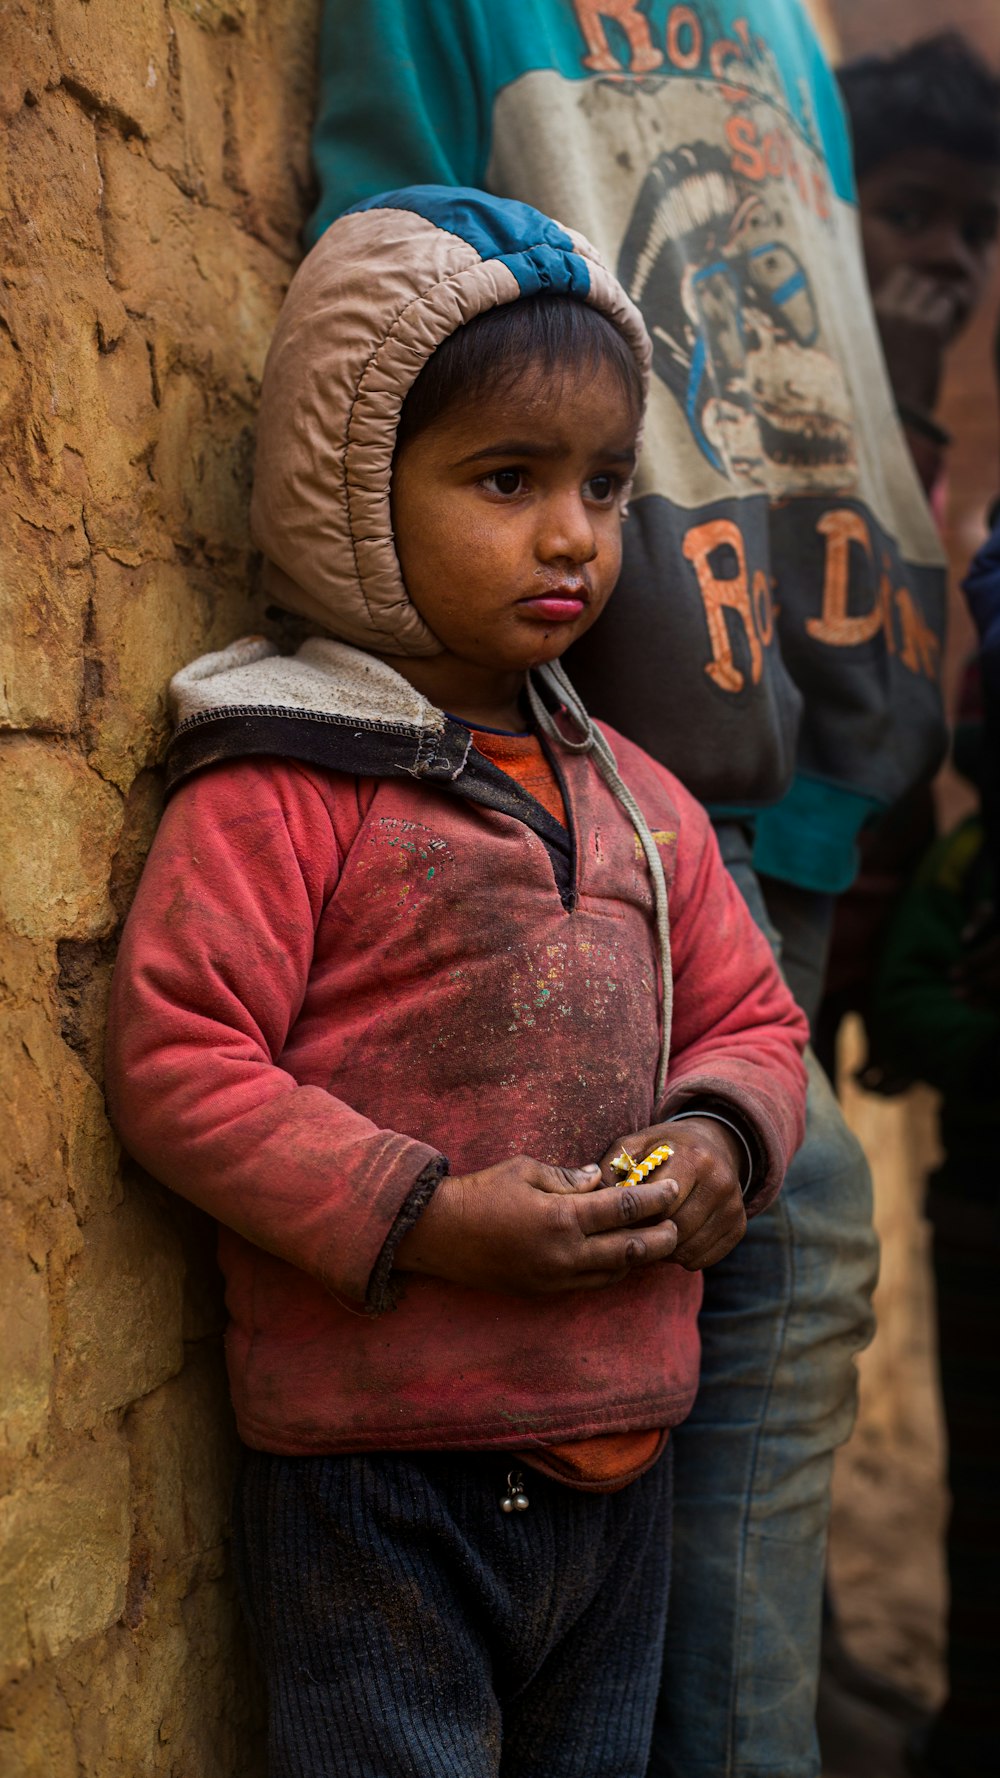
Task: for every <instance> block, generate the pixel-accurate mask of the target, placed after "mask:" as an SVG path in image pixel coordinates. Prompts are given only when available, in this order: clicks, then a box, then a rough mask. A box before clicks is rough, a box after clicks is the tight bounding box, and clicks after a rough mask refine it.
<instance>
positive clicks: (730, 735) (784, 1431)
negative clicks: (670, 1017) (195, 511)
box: [308, 0, 944, 1778]
mask: <svg viewBox="0 0 1000 1778" xmlns="http://www.w3.org/2000/svg"><path fill="white" fill-rule="evenodd" d="M320 59H321V67H320V86H319V102H318V113H317V121H316V126H315V134H314V143H313V149H314V161H315V165H316V170H317V174H318V180H319V194H320V196H319V206H318V209H317V211H316V214H315V215H314V217H313V219H312V222H311V224H310V228H309V231H308V233H309V238H310V239H311V240H315V239H317V238H318V237H319V235H320V234H321V233H322V230H323V228H324V227H325V226H326V225H327V224H328V223H330V222H331V221H332V220H333V218H334V217H335V216H336V215H337V214H338V213H339V212H340V211H341V210H343V209H345V208H346V207H347V206H349V205H350V204H352V203H354V202H356V201H358V200H359V199H363V198H364V197H366V196H368V195H370V194H371V193H372V192H374V191H377V190H378V189H380V188H384V187H386V186H391V185H395V184H400V183H402V182H404V181H407V182H408V181H411V180H419V179H426V180H430V181H435V182H445V183H451V184H459V185H467V184H471V185H477V186H478V185H485V186H486V187H488V188H489V189H490V190H492V191H495V192H498V193H500V194H502V195H504V196H507V197H512V198H517V199H522V200H524V201H526V202H529V203H536V204H538V205H539V206H540V207H541V208H543V209H546V210H549V211H551V212H552V213H553V214H558V215H561V216H563V217H565V218H566V220H567V221H568V222H569V223H570V224H571V225H573V226H575V227H579V228H580V229H582V230H583V232H584V233H585V234H587V236H588V237H589V238H590V239H592V240H594V241H595V242H596V244H597V246H598V248H599V249H600V250H601V251H602V252H603V253H604V255H605V257H606V258H607V259H608V260H609V262H610V263H611V264H613V265H614V266H615V267H616V269H617V271H618V275H619V277H620V278H621V279H622V281H623V283H624V284H625V286H626V288H627V289H628V290H629V293H630V295H631V296H632V298H633V299H634V300H635V301H636V302H637V304H638V305H639V307H640V308H641V310H642V312H643V316H644V319H645V321H646V325H647V327H648V329H649V332H650V334H651V337H652V341H653V372H654V375H653V386H652V390H651V395H650V408H649V413H648V418H647V425H646V434H645V443H644V448H643V456H642V461H641V463H640V466H639V472H638V476H637V480H636V485H635V490H634V494H633V499H632V503H631V508H630V516H629V519H628V522H627V524H626V527H625V554H624V567H623V573H622V580H621V585H620V588H619V591H618V595H617V598H616V602H615V606H614V607H613V608H612V609H610V610H609V612H608V613H607V615H606V617H604V618H603V619H602V620H601V621H600V622H599V623H598V624H596V625H595V626H594V629H593V631H592V632H590V634H589V636H588V638H587V639H586V641H585V642H584V643H583V644H582V645H581V646H578V647H576V648H575V649H574V650H573V651H572V653H571V655H570V657H569V661H568V670H569V672H570V675H571V677H572V678H573V680H574V683H577V684H579V686H580V688H581V690H582V691H583V694H584V696H585V698H586V700H587V701H588V703H589V704H590V705H591V706H592V707H593V708H594V709H595V710H596V711H597V713H598V714H599V715H604V716H606V717H607V718H608V719H609V720H611V721H613V722H614V723H615V724H616V725H617V726H618V727H619V728H621V729H622V730H624V732H626V733H627V734H628V735H629V736H630V738H631V739H633V740H635V741H637V742H638V743H639V744H640V745H641V746H643V747H644V748H646V750H647V751H648V752H650V753H652V754H653V756H654V757H656V758H658V759H660V760H662V761H663V762H664V763H666V764H668V765H669V766H670V769H671V770H672V771H674V772H676V773H677V775H678V776H679V777H680V778H681V779H682V781H683V782H684V783H685V784H686V785H687V786H688V788H689V789H691V790H692V791H694V793H695V794H696V795H697V796H698V797H700V798H701V800H702V801H703V802H704V803H706V804H707V805H708V806H709V808H710V810H711V811H712V813H713V816H714V817H715V819H716V822H717V832H718V836H719V840H720V843H721V846H722V851H723V855H724V857H725V858H726V860H727V863H728V864H729V866H730V869H731V871H732V872H733V874H734V876H735V878H736V880H737V882H738V883H739V885H740V887H741V888H742V890H743V892H744V894H745V896H746V898H747V900H748V902H749V904H750V906H751V908H752V909H753V910H754V912H755V916H756V917H757V918H758V920H759V921H760V923H761V924H762V925H763V926H764V927H765V929H766V930H768V931H769V932H771V933H772V935H774V927H775V926H776V927H777V929H778V934H777V942H780V943H781V946H782V958H783V967H784V969H785V973H786V977H787V979H788V981H789V983H790V985H791V987H792V989H793V992H794V993H795V995H796V997H797V999H798V1000H799V1003H800V1005H801V1006H803V1007H804V1008H805V1010H806V1011H807V1012H808V1013H809V1014H812V1013H813V1012H814V1011H815V1008H816V1005H817V1003H818V1000H819V996H820V991H821V984H822V977H823V967H824V963H825V956H826V947H827V943H828V938H829V930H830V922H831V918H832V912H833V906H834V897H835V896H836V894H838V893H839V892H841V891H843V890H844V889H845V888H846V887H847V886H848V884H849V883H850V881H851V879H852V876H853V874H854V869H855V856H856V837H857V834H858V831H859V829H860V827H861V825H862V823H863V822H864V821H865V820H866V819H868V818H869V817H870V816H871V815H872V814H873V813H874V812H876V811H877V810H879V809H881V808H885V807H888V806H890V805H891V804H893V803H895V802H896V801H897V800H898V798H899V797H900V796H901V795H902V794H903V792H904V791H905V790H906V789H907V788H908V786H909V785H910V784H911V783H913V782H914V781H915V780H917V779H919V778H920V777H922V776H924V775H925V774H926V773H927V772H928V771H929V770H931V769H932V768H933V766H934V765H935V763H936V762H937V760H938V758H939V757H940V754H941V751H942V750H943V741H944V731H943V725H942V718H941V704H940V693H939V687H938V669H939V662H940V640H941V629H942V624H943V617H944V578H943V573H942V567H941V552H940V546H939V543H938V539H937V536H936V534H935V531H934V527H933V524H932V521H931V518H930V514H929V512H928V510H927V507H926V504H925V502H924V499H923V497H922V493H921V489H920V486H919V483H918V481H917V478H916V476H915V474H914V470H913V466H912V463H911V461H910V458H909V455H908V453H907V450H906V445H905V441H904V439H903V436H902V433H901V430H900V427H899V422H898V419H897V417H896V413H895V407H894V403H893V398H892V393H891V390H890V388H889V385H888V382H887V380H886V376H885V370H884V365H883V362H882V357H881V352H880V348H879V342H878V337H877V333H876V330H875V325H874V321H873V318H872V312H871V305H870V301H869V298H868V294H867V290H866V284H865V274H864V267H863V265H862V261H861V255H860V252H859V247H858V239H857V217H856V209H855V202H854V185H853V178H852V173H851V163H850V147H849V143H848V139H847V134H846V131H845V128H844V121H843V113H842V107H841V104H840V99H839V95H838V92H837V88H836V84H835V82H834V80H833V76H832V74H831V72H830V70H829V68H828V66H827V64H826V62H825V60H824V58H823V55H822V52H821V50H820V47H819V45H818V42H817V40H816V36H815V33H814V31H813V29H812V26H811V24H810V22H809V20H808V17H807V15H806V13H805V11H804V10H803V8H802V7H801V6H800V5H799V4H797V3H796V0H749V3H747V4H735V3H734V0H723V4H721V5H715V4H713V5H711V6H709V5H708V4H705V3H704V0H696V3H695V4H687V5H674V4H666V3H664V0H654V3H653V4H650V5H638V4H634V3H627V0H616V3H615V4H610V3H608V4H603V5H602V4H584V0H577V3H576V4H572V3H571V0H522V3H521V4H519V5H517V6H496V5H495V4H492V3H490V0H366V4H365V5H364V6H362V7H358V6H356V5H353V4H348V3H347V0H325V4H324V9H323V31H322V37H321V49H320ZM762 888H763V891H764V895H765V896H766V905H765V899H764V896H762V893H761V891H762ZM772 922H773V924H772ZM811 1068H812V1074H811V1092H810V1101H809V1106H810V1111H809V1123H808V1129H807V1136H806V1142H805V1145H804V1147H803V1149H802V1151H801V1153H800V1154H799V1156H798V1157H797V1158H796V1160H795V1162H794V1163H793V1166H792V1168H791V1171H790V1174H789V1178H788V1181H787V1185H786V1190H785V1192H784V1193H783V1194H782V1198H781V1200H780V1201H779V1204H778V1206H777V1208H776V1209H775V1211H774V1212H773V1213H771V1214H769V1215H766V1216H764V1217H762V1218H758V1219H757V1220H756V1221H755V1222H754V1224H753V1226H752V1228H751V1231H750V1236H749V1239H748V1240H747V1241H745V1242H744V1243H742V1244H741V1247H740V1249H739V1250H738V1252H737V1253H736V1254H735V1255H734V1256H733V1257H732V1259H730V1260H728V1261H724V1262H723V1263H722V1265H721V1266H719V1267H717V1268H715V1270H714V1271H713V1272H712V1273H711V1274H710V1275H709V1278H708V1280H707V1283H706V1294H705V1307H704V1310H703V1313H702V1319H701V1332H702V1341H703V1360H702V1382H701V1388H700V1393H699V1398H698V1401H697V1404H696V1406H695V1410H694V1413H693V1414H692V1416H691V1418H690V1419H689V1420H688V1422H687V1423H686V1424H685V1426H684V1427H683V1428H682V1429H681V1430H680V1431H679V1432H678V1434H677V1435H676V1437H675V1440H674V1445H675V1458H676V1482H677V1492H676V1512H675V1545H674V1549H675V1564H674V1577H673V1583H672V1589H673V1590H672V1596H671V1616H670V1624H669V1627H668V1646H667V1657H666V1661H665V1666H664V1682H663V1689H662V1693H661V1704H660V1717H659V1723H658V1728H657V1736H656V1742H655V1745H654V1756H653V1765H652V1773H653V1774H654V1778H663V1775H664V1774H673V1775H675V1778H677V1775H680V1778H816V1775H817V1774H818V1772H819V1752H818V1747H817V1744H816V1736H815V1724H814V1719H815V1697H816V1685H817V1676H818V1665H819V1635H820V1615H821V1596H822V1583H823V1569H824V1556H825V1545H826V1527H827V1519H828V1511H829V1480H830V1470H831V1464H832V1456H833V1450H834V1448H835V1446H836V1445H837V1444H838V1443H839V1442H841V1441H842V1440H843V1439H844V1438H846V1436H847V1434H848V1432H849V1431H850V1427H851V1423H852V1418H853V1412H854V1367H853V1356H854V1353H855V1351H856V1350H857V1348H858V1347H859V1346H860V1345H862V1344H863V1343H864V1342H865V1340H866V1339H867V1338H868V1337H869V1334H870V1328H871V1320H870V1308H869V1296H870V1290H871V1285H872V1282H873V1278H874V1270H875V1244H874V1237H873V1235H872V1232H871V1226H870V1219H871V1203H870V1190H871V1187H870V1179H869V1176H868V1172H867V1167H866V1165H865V1162H864V1158H863V1156H862V1154H861V1151H860V1148H859V1146H858V1144H857V1143H856V1142H855V1140H854V1138H853V1137H852V1136H851V1134H850V1133H849V1132H848V1130H847V1128H846V1126H845V1124H844V1122H843V1118H842V1117H841V1115H840V1113H839V1110H838V1109H837V1106H836V1104H835V1102H834V1100H833V1098H832V1094H831V1093H830V1091H829V1089H828V1087H827V1084H826V1082H825V1080H824V1079H823V1078H822V1076H821V1074H820V1072H819V1070H818V1068H816V1066H815V1065H814V1064H811Z"/></svg>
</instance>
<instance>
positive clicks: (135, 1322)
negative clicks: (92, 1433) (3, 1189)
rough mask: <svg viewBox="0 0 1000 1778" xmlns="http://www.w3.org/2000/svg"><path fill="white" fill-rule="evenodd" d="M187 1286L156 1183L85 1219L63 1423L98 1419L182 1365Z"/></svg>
mask: <svg viewBox="0 0 1000 1778" xmlns="http://www.w3.org/2000/svg"><path fill="white" fill-rule="evenodd" d="M183 1290H184V1268H183V1263H182V1260H181V1252H180V1245H179V1243H178V1240H177V1236H176V1234H175V1233H174V1231H173V1229H172V1228H171V1226H170V1224H169V1222H168V1221H167V1218H166V1217H165V1215H164V1214H163V1212H162V1210H161V1209H160V1208H159V1206H158V1205H157V1204H156V1203H154V1201H153V1197H152V1188H150V1191H149V1192H143V1191H136V1192H133V1193H130V1194H129V1196H128V1197H127V1198H126V1199H125V1201H124V1203H123V1204H122V1205H121V1206H120V1207H119V1208H118V1209H117V1210H113V1211H109V1212H108V1213H106V1214H104V1215H99V1216H95V1217H92V1218H91V1219H90V1220H89V1221H88V1222H86V1223H85V1224H84V1227H83V1246H82V1249H81V1251H80V1253H79V1254H77V1255H76V1256H75V1257H74V1259H73V1261H72V1262H71V1266H70V1276H69V1278H68V1280H67V1285H66V1298H65V1305H64V1324H63V1337H62V1341H61V1350H60V1353H59V1359H58V1365H57V1373H56V1389H55V1398H56V1406H57V1408H58V1411H59V1415H60V1418H61V1419H62V1421H63V1424H64V1425H65V1426H67V1427H70V1428H71V1429H73V1430H77V1429H81V1428H84V1427H91V1426H94V1425H96V1424H97V1423H98V1422H99V1421H100V1420H101V1419H102V1418H103V1417H104V1416H105V1415H106V1414H109V1413H111V1412H112V1410H113V1409H115V1408H120V1407H123V1406H125V1404H126V1403H127V1402H132V1401H135V1400H137V1399H138V1397H140V1396H142V1395H145V1394H147V1393H148V1392H149V1390H151V1389H155V1388H156V1387H157V1385H158V1384H160V1383H163V1382H164V1381H165V1380H166V1378H167V1377H172V1376H173V1375H174V1374H175V1372H177V1371H179V1370H180V1368H181V1365H182V1363H183V1361H184V1346H183V1341H182V1339H181V1312H182V1305H183Z"/></svg>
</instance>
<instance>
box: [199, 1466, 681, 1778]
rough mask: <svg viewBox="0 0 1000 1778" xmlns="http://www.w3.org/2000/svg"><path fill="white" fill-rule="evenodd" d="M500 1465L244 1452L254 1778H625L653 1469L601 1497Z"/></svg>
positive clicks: (652, 1688)
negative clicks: (262, 1775)
mask: <svg viewBox="0 0 1000 1778" xmlns="http://www.w3.org/2000/svg"><path fill="white" fill-rule="evenodd" d="M510 1468H511V1462H510V1458H509V1455H505V1454H504V1453H502V1452H501V1453H493V1454H466V1453H434V1454H417V1455H406V1456H403V1455H395V1454H378V1455H374V1456H357V1457H280V1456H274V1455H271V1454H268V1453H266V1452H256V1451H255V1452H248V1453H247V1455H246V1459H245V1462H244V1465H243V1469H242V1473H241V1476H240V1480H239V1482H238V1484H237V1493H236V1512H235V1527H234V1548H235V1559H236V1571H237V1579H238V1582H239V1585H240V1589H241V1594H242V1598H243V1604H244V1609H245V1611H246V1614H247V1617H248V1619H249V1622H250V1627H251V1632H252V1635H253V1638H254V1641H255V1644H256V1649H257V1653H258V1657H259V1659H260V1662H261V1665H262V1667H263V1670H264V1674H265V1677H266V1682H267V1690H268V1701H269V1730H268V1747H269V1765H268V1773H269V1778H498V1775H502V1778H642V1775H643V1774H644V1772H645V1770H646V1762H647V1757H648V1753H649V1742H650V1735H651V1731H652V1721H653V1710H654V1706H655V1702H656V1692H657V1687H658V1684H659V1678H660V1665H661V1661H662V1653H663V1631H664V1623H665V1619H666V1605H667V1588H668V1584H669V1573H670V1456H669V1447H668V1451H667V1453H666V1454H665V1456H664V1457H663V1458H661V1459H660V1461H659V1462H658V1463H657V1464H655V1465H654V1467H653V1468H652V1469H651V1470H649V1471H648V1472H647V1474H646V1475H644V1476H642V1477H640V1479H639V1480H638V1481H637V1482H633V1483H632V1484H631V1486H629V1487H627V1488H624V1489H623V1490H622V1491H621V1492H620V1493H618V1494H583V1493H580V1492H578V1491H575V1490H572V1489H569V1488H565V1487H563V1486H561V1485H560V1484H559V1483H557V1482H551V1481H549V1480H548V1479H547V1478H546V1477H544V1476H541V1475H538V1474H536V1473H534V1472H533V1471H531V1470H528V1469H525V1470H522V1471H521V1473H522V1474H523V1478H524V1487H525V1491H526V1493H527V1494H528V1497H529V1500H530V1505H529V1507H528V1509H527V1511H525V1512H520V1513H511V1514H509V1515H507V1514H504V1513H502V1512H501V1511H500V1506H499V1502H500V1498H501V1496H502V1495H504V1494H505V1493H506V1491H507V1490H506V1479H507V1473H508V1470H509V1469H510Z"/></svg>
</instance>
